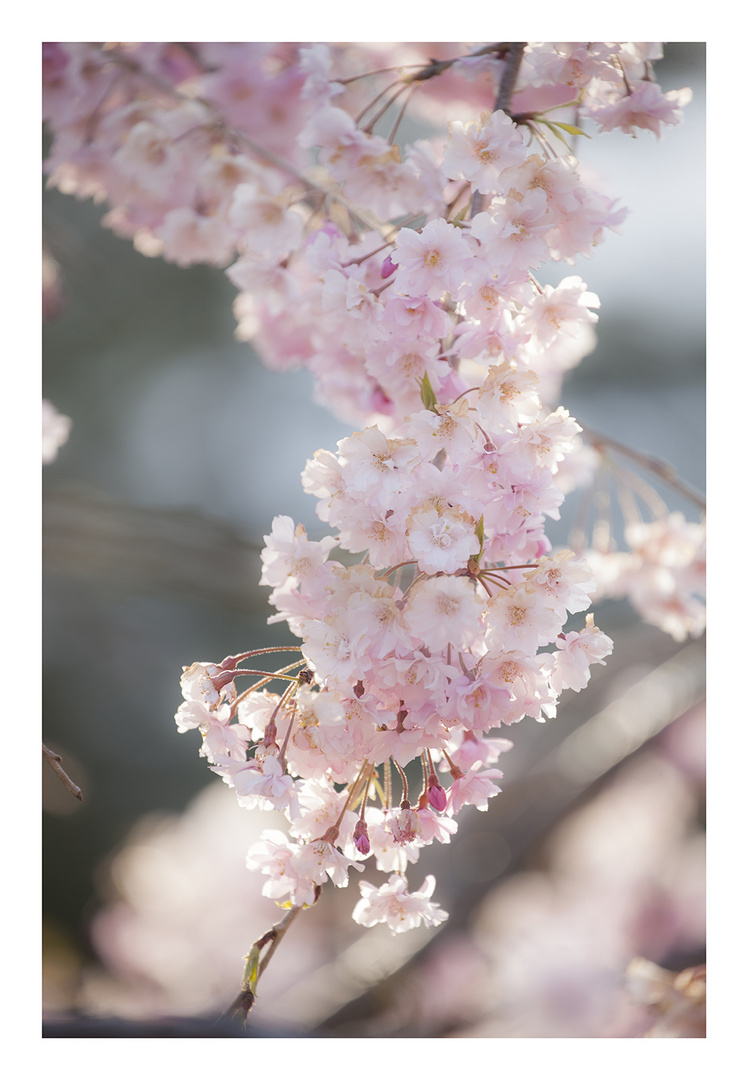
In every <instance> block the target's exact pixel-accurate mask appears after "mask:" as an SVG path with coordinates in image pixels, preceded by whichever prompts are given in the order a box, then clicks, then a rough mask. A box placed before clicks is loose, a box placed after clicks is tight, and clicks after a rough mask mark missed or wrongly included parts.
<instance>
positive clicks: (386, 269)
mask: <svg viewBox="0 0 748 1080" xmlns="http://www.w3.org/2000/svg"><path fill="white" fill-rule="evenodd" d="M396 270H397V263H393V261H392V259H391V258H390V257H389V255H388V256H387V257H386V258H385V260H384V262H383V263H382V277H383V278H388V277H392V275H393V274H394V273H395V271H396Z"/></svg>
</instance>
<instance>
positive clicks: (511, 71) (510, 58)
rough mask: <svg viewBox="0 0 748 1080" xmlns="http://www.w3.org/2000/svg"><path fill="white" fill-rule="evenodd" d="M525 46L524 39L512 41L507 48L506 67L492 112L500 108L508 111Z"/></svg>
mask: <svg viewBox="0 0 748 1080" xmlns="http://www.w3.org/2000/svg"><path fill="white" fill-rule="evenodd" d="M526 46H527V42H526V41H513V42H512V44H511V45H510V46H509V49H508V50H507V53H506V67H505V68H504V73H503V75H502V76H501V82H500V84H499V92H498V94H497V95H496V104H495V106H494V112H498V111H499V110H501V111H502V112H506V113H508V112H509V111H510V108H511V104H512V95H513V94H514V85H515V83H516V82H517V75H518V74H519V68H520V64H521V63H522V57H523V56H524V53H525V48H526Z"/></svg>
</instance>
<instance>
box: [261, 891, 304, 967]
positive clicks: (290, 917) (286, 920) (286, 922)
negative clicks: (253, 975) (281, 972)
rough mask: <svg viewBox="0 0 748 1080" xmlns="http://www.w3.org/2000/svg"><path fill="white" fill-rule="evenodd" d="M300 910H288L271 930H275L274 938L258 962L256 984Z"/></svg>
mask: <svg viewBox="0 0 748 1080" xmlns="http://www.w3.org/2000/svg"><path fill="white" fill-rule="evenodd" d="M302 910H303V909H302V908H300V907H292V908H290V909H289V911H288V912H287V914H286V915H284V916H283V918H282V919H281V921H280V922H279V923H276V924H275V926H274V927H273V930H275V931H276V933H275V936H274V938H273V940H272V941H271V942H270V948H269V949H268V951H267V952H266V953H265V955H264V956H263V958H262V960H261V961H260V967H259V971H258V973H257V981H258V982H259V980H260V978H261V976H262V974H263V972H264V971H265V968H266V967H267V966H268V964H269V963H270V961H271V959H272V956H273V953H274V952H275V950H276V949H277V948H278V946H279V945H280V943H281V941H282V940H283V938H284V936H285V934H286V931H287V930H288V928H289V926H290V925H291V923H292V922H293V921H294V919H295V918H296V916H297V915H298V914H299V912H300V911H302Z"/></svg>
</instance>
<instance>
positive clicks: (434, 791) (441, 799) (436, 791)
mask: <svg viewBox="0 0 748 1080" xmlns="http://www.w3.org/2000/svg"><path fill="white" fill-rule="evenodd" d="M426 797H427V798H428V800H429V802H430V803H431V805H432V806H433V808H434V810H438V811H439V812H440V813H441V811H442V810H446V809H447V793H446V791H445V790H444V788H443V787H442V786H441V784H440V783H439V781H438V780H437V778H436V774H435V773H432V774H431V776H429V780H428V786H427V792H426Z"/></svg>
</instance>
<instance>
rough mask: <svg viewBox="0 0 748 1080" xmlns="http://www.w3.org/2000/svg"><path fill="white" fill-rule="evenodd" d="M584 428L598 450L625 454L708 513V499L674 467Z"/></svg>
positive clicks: (589, 439) (584, 431)
mask: <svg viewBox="0 0 748 1080" xmlns="http://www.w3.org/2000/svg"><path fill="white" fill-rule="evenodd" d="M580 423H581V421H580ZM582 427H583V434H584V435H585V436H587V439H588V441H589V442H590V443H591V444H592V445H593V446H594V447H595V449H596V450H600V449H601V447H605V446H607V447H610V449H611V450H617V451H618V453H619V454H623V455H624V457H627V458H630V459H631V460H632V461H635V462H636V463H637V465H641V467H642V468H643V469H648V470H649V472H652V473H654V474H655V476H659V478H660V479H661V480H664V481H665V483H666V484H668V485H669V486H670V487H671V488H672V489H673V490H674V491H678V492H679V493H680V494H681V495H683V496H684V497H685V498H686V499H689V500H690V501H691V502H693V503H695V504H696V505H697V506H698V507H699V509H701V510H704V511H706V499H705V498H704V497H703V495H699V494H698V492H696V491H694V490H693V488H690V487H689V486H688V485H687V484H684V483H683V481H682V480H681V479H680V478H679V476H678V474H677V473H676V471H675V469H674V468H673V466H672V465H669V464H668V463H667V462H666V461H660V459H659V458H654V457H650V456H649V455H648V454H642V453H640V452H639V451H638V450H632V449H631V447H630V446H625V445H624V444H623V443H619V442H616V440H615V439H610V438H608V436H607V435H600V434H598V432H596V431H593V430H592V428H589V427H587V426H586V425H585V424H583V425H582Z"/></svg>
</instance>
